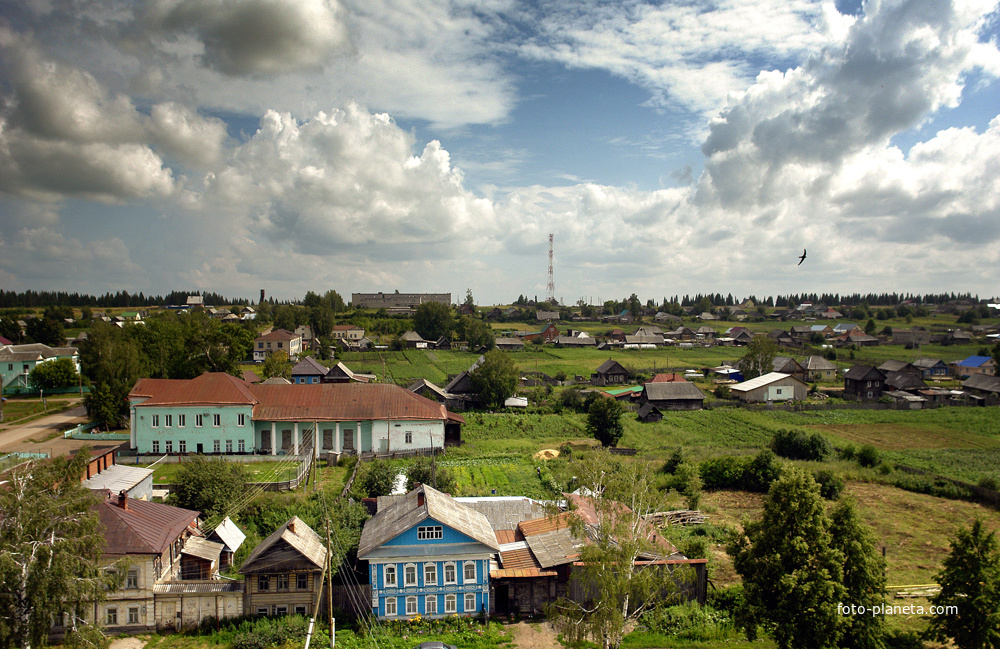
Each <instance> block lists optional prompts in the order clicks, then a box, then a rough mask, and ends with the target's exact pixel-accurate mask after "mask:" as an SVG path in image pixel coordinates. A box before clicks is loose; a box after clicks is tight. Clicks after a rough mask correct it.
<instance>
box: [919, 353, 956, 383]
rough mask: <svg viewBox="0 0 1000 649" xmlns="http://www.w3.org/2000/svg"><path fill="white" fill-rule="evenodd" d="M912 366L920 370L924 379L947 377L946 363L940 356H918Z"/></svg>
mask: <svg viewBox="0 0 1000 649" xmlns="http://www.w3.org/2000/svg"><path fill="white" fill-rule="evenodd" d="M913 366H914V367H915V368H917V369H918V370H920V372H921V374H922V375H923V377H924V379H925V380H926V379H942V378H947V376H948V373H949V369H948V365H946V364H945V362H944V361H942V360H941V359H940V358H918V359H917V360H915V361H913Z"/></svg>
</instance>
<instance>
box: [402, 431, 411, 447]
mask: <svg viewBox="0 0 1000 649" xmlns="http://www.w3.org/2000/svg"><path fill="white" fill-rule="evenodd" d="M403 442H404V443H406V444H412V443H413V432H412V431H409V430H408V431H406V432H405V433H404V434H403Z"/></svg>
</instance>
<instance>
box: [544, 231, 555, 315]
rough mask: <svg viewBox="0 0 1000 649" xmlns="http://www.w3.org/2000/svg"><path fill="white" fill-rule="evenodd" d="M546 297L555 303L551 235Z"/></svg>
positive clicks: (550, 237) (550, 236)
mask: <svg viewBox="0 0 1000 649" xmlns="http://www.w3.org/2000/svg"><path fill="white" fill-rule="evenodd" d="M545 292H546V293H547V295H546V296H545V297H546V299H547V300H548V301H549V302H551V303H555V301H556V280H555V276H554V275H553V273H552V235H551V234H550V235H549V282H548V284H546V285H545Z"/></svg>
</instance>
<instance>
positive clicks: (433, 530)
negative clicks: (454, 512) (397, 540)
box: [417, 525, 444, 541]
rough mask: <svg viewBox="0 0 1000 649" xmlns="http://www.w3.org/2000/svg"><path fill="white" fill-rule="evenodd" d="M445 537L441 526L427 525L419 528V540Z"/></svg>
mask: <svg viewBox="0 0 1000 649" xmlns="http://www.w3.org/2000/svg"><path fill="white" fill-rule="evenodd" d="M443 537H444V531H443V530H442V529H441V526H440V525H427V526H423V527H418V528H417V540H419V541H426V540H427V539H440V538H443Z"/></svg>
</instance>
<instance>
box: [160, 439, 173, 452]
mask: <svg viewBox="0 0 1000 649" xmlns="http://www.w3.org/2000/svg"><path fill="white" fill-rule="evenodd" d="M163 450H164V452H165V453H173V452H174V440H172V439H168V440H167V441H166V448H165V449H163Z"/></svg>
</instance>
